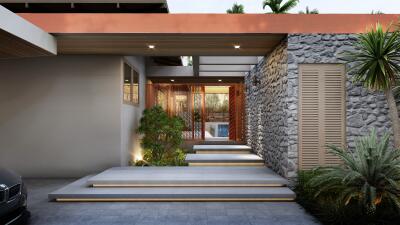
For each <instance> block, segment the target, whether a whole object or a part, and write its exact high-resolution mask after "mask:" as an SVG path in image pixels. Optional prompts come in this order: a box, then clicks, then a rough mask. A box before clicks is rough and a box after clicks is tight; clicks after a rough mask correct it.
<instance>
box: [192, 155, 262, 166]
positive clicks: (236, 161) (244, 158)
mask: <svg viewBox="0 0 400 225" xmlns="http://www.w3.org/2000/svg"><path fill="white" fill-rule="evenodd" d="M185 161H186V162H187V163H189V166H264V160H263V159H262V158H261V157H259V156H257V155H255V154H187V155H186V160H185Z"/></svg>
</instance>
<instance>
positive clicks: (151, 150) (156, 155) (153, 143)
mask: <svg viewBox="0 0 400 225" xmlns="http://www.w3.org/2000/svg"><path fill="white" fill-rule="evenodd" d="M183 127H184V122H183V120H182V119H181V118H180V117H175V116H174V117H169V116H168V114H167V113H166V112H165V111H164V110H163V109H162V108H161V107H160V106H154V107H152V108H150V109H146V110H144V112H143V117H142V118H141V119H140V125H139V128H138V130H137V132H138V133H139V134H142V135H143V139H142V143H141V144H142V147H143V149H144V155H143V159H144V160H145V161H147V162H148V163H149V164H150V165H154V166H167V165H177V164H178V165H183V161H184V158H185V156H183V155H185V153H184V152H182V151H181V150H180V149H179V146H180V145H181V144H182V142H183V139H182V130H183ZM182 158H183V159H182Z"/></svg>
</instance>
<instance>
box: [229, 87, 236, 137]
mask: <svg viewBox="0 0 400 225" xmlns="http://www.w3.org/2000/svg"><path fill="white" fill-rule="evenodd" d="M235 103H236V88H235V86H230V87H229V140H236V104H235Z"/></svg>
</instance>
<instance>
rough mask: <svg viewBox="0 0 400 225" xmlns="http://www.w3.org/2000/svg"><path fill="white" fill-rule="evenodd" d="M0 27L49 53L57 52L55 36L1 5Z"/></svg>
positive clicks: (54, 53)
mask: <svg viewBox="0 0 400 225" xmlns="http://www.w3.org/2000/svg"><path fill="white" fill-rule="evenodd" d="M0 29H1V30H3V31H5V32H7V33H9V34H11V35H13V36H15V37H18V38H19V39H22V40H24V41H26V42H28V43H30V44H32V45H33V46H36V47H38V48H40V49H42V50H44V51H46V52H48V53H50V54H51V55H56V54H57V40H56V38H55V37H53V36H52V35H51V34H49V33H47V32H46V31H44V30H42V29H41V28H39V27H37V26H36V25H34V24H32V23H31V22H29V21H27V20H25V19H24V18H22V17H20V16H18V15H17V14H15V13H13V12H11V11H9V10H8V9H6V8H4V7H3V6H1V5H0Z"/></svg>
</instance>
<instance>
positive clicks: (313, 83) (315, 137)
mask: <svg viewBox="0 0 400 225" xmlns="http://www.w3.org/2000/svg"><path fill="white" fill-rule="evenodd" d="M299 79H300V80H299V99H300V104H299V157H300V158H299V159H300V160H299V166H300V169H312V168H314V167H316V166H318V165H335V164H339V163H340V160H339V159H338V158H337V157H336V156H334V155H332V154H330V153H328V152H327V148H326V147H325V145H326V144H334V145H337V146H344V144H345V118H346V117H345V116H346V115H345V103H346V102H345V66H344V65H342V64H303V65H299Z"/></svg>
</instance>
